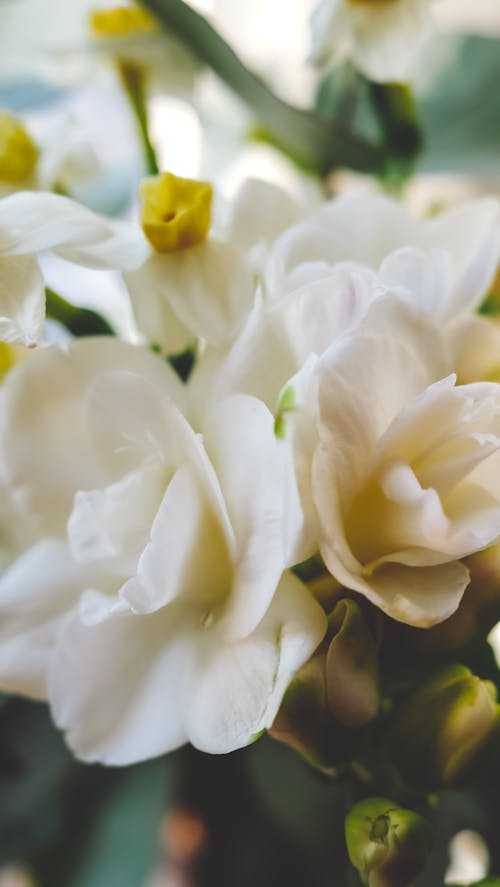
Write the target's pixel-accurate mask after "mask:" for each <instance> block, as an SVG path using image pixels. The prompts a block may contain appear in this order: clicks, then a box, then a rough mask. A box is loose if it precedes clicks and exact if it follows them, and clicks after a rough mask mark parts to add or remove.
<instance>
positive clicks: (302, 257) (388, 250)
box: [265, 194, 500, 323]
mask: <svg viewBox="0 0 500 887" xmlns="http://www.w3.org/2000/svg"><path fill="white" fill-rule="evenodd" d="M499 258H500V208H499V203H498V200H496V199H494V198H482V199H478V200H473V201H469V202H466V203H463V204H461V205H459V206H457V207H454V208H453V209H451V210H448V211H446V212H443V213H440V214H438V215H436V216H434V217H432V218H430V219H418V218H414V217H413V216H412V215H410V213H409V212H408V211H407V209H406V208H405V206H404V204H402V203H400V202H398V201H396V200H390V199H389V198H387V197H382V196H379V195H372V194H359V195H349V196H346V197H340V198H338V199H336V200H331V201H329V202H328V203H325V204H324V205H323V206H322V207H320V208H319V209H318V210H316V211H315V212H313V213H311V214H310V215H309V216H308V218H306V219H304V220H303V221H301V222H299V223H298V224H296V225H294V226H292V227H291V228H289V229H288V230H287V231H285V232H284V233H283V234H282V235H281V236H280V237H279V238H278V239H277V241H276V242H275V244H274V246H273V248H272V250H271V252H270V257H269V261H268V264H267V268H266V277H265V285H266V291H267V292H268V294H269V298H271V299H277V298H279V297H280V296H282V295H285V294H286V293H290V292H291V291H293V290H294V289H296V288H297V287H299V286H302V285H304V284H306V283H311V282H313V281H315V280H317V279H324V278H326V277H327V276H328V274H329V272H330V271H331V269H333V268H334V267H335V266H336V265H337V264H338V263H339V262H350V263H356V264H358V265H362V266H364V267H366V268H369V269H371V270H372V271H374V272H376V273H377V275H378V278H379V281H380V284H381V285H382V286H383V287H387V288H390V289H394V288H397V289H398V291H399V293H400V295H402V296H403V297H405V298H406V299H408V300H409V301H411V302H412V304H413V305H415V307H417V308H418V309H419V310H422V311H424V312H426V313H428V314H430V315H431V316H433V317H434V318H436V319H437V320H439V322H440V323H443V322H445V323H447V322H449V321H452V320H454V319H456V318H457V317H458V316H459V315H460V314H465V313H471V312H473V311H475V310H476V308H477V307H478V305H479V304H480V303H481V301H482V299H483V298H484V296H485V295H486V292H487V287H488V285H489V284H490V282H491V279H492V277H493V275H494V273H495V270H496V268H497V266H498V262H499Z"/></svg>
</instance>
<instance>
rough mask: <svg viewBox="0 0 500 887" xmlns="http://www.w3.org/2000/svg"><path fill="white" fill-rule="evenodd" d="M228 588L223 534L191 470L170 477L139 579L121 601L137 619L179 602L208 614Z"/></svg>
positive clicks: (130, 584)
mask: <svg viewBox="0 0 500 887" xmlns="http://www.w3.org/2000/svg"><path fill="white" fill-rule="evenodd" d="M230 587H231V566H230V559H229V552H228V550H227V547H226V544H225V538H224V534H223V529H222V527H221V526H220V524H219V523H218V521H217V519H216V515H215V514H214V513H213V511H212V509H211V508H210V506H209V503H208V501H207V498H206V495H205V492H204V490H203V487H202V486H201V484H200V483H199V481H198V479H197V478H196V475H195V472H194V471H193V469H192V468H191V467H188V466H183V467H181V468H179V469H178V470H177V471H176V473H175V474H174V476H173V478H172V480H171V481H170V484H169V485H168V488H167V491H166V493H165V496H164V497H163V501H162V503H161V505H160V508H159V510H158V514H157V515H156V517H155V520H154V523H153V526H152V529H151V534H150V541H149V542H148V545H147V546H146V548H145V549H144V552H143V553H142V555H141V557H140V560H139V564H138V567H137V576H134V577H133V578H132V579H130V580H129V581H128V582H127V583H126V584H125V585H124V586H123V588H122V589H121V592H120V596H121V598H122V599H123V600H125V601H127V602H128V603H129V605H130V607H131V608H132V609H133V610H134V611H135V612H137V613H151V612H153V611H154V610H157V609H159V608H160V607H163V606H164V605H165V604H166V603H169V602H170V601H172V600H174V598H176V597H179V598H182V599H183V600H186V599H188V598H190V599H191V600H192V601H194V602H196V604H197V605H198V604H199V605H200V606H201V607H202V608H203V607H205V609H206V610H207V611H208V612H210V611H211V610H212V609H214V608H215V607H217V606H218V604H219V601H220V599H221V598H224V595H227V594H228V592H229V590H230Z"/></svg>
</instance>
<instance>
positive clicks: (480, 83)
mask: <svg viewBox="0 0 500 887" xmlns="http://www.w3.org/2000/svg"><path fill="white" fill-rule="evenodd" d="M438 55H440V56H441V57H443V58H446V57H448V58H449V61H448V63H447V64H443V65H442V67H441V71H440V73H439V75H438V76H437V77H436V78H435V79H434V81H433V83H432V90H431V91H430V92H429V93H428V94H427V95H422V96H421V99H420V101H419V113H420V117H421V122H422V126H423V129H424V132H425V147H424V151H423V153H422V156H421V161H420V168H421V169H425V170H432V171H436V170H444V171H446V172H450V171H451V172H460V173H469V174H473V175H476V176H481V177H483V178H493V179H496V180H498V179H499V178H500V114H499V110H498V83H499V79H500V41H499V40H498V39H493V38H487V37H478V36H471V37H467V38H457V37H451V36H447V37H442V38H441V40H440V42H439V43H436V44H435V45H434V56H438ZM431 61H432V58H431ZM417 100H418V96H417Z"/></svg>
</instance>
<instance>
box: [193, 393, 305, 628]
mask: <svg viewBox="0 0 500 887" xmlns="http://www.w3.org/2000/svg"><path fill="white" fill-rule="evenodd" d="M204 440H205V445H206V448H207V451H208V453H209V455H210V458H211V460H212V462H213V464H214V467H215V470H216V473H217V476H218V478H219V481H220V485H221V489H222V493H223V496H224V500H225V502H226V505H227V508H228V512H229V515H230V518H231V522H232V525H233V527H234V531H235V536H236V545H237V550H236V557H235V564H234V569H235V576H234V580H233V590H232V595H231V601H230V604H229V606H228V609H227V612H226V614H225V616H224V618H223V625H224V628H225V630H226V631H227V633H228V636H231V637H245V636H246V635H248V634H250V632H252V631H253V629H254V628H255V626H256V625H257V624H258V623H259V622H260V620H261V619H262V616H263V615H264V613H265V611H266V610H267V608H268V606H269V603H270V601H271V598H272V596H273V594H274V592H275V589H276V586H277V583H278V580H279V577H280V576H281V574H282V572H283V569H284V566H285V560H286V553H287V550H288V549H289V545H288V543H287V540H285V538H284V529H285V524H284V520H283V515H284V513H285V511H286V509H287V508H291V507H293V506H294V505H295V507H297V505H298V503H297V502H296V501H295V502H293V500H292V497H291V496H289V497H287V495H286V494H287V476H286V473H285V472H286V471H287V470H288V471H289V465H288V464H287V463H286V462H285V460H284V458H283V456H282V452H281V450H280V447H279V444H278V441H277V440H276V437H275V435H274V419H273V417H272V415H271V413H270V412H269V410H268V409H267V408H266V407H265V405H264V404H263V403H262V402H261V401H258V400H256V399H255V398H251V397H248V396H246V395H235V396H234V397H231V398H227V399H225V400H223V401H221V403H219V404H217V405H216V406H215V407H214V409H213V410H212V412H211V414H210V415H209V416H208V419H207V423H206V425H205V428H204ZM290 481H291V482H293V478H290Z"/></svg>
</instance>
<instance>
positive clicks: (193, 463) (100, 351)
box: [0, 339, 325, 764]
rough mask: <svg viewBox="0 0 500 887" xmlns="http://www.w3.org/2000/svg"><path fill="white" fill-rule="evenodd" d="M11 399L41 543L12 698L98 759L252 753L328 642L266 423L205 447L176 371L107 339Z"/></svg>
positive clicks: (71, 353) (3, 680) (236, 411)
mask: <svg viewBox="0 0 500 887" xmlns="http://www.w3.org/2000/svg"><path fill="white" fill-rule="evenodd" d="M3 394H4V400H3V410H4V419H5V422H4V430H3V438H2V441H1V448H0V449H1V464H2V468H3V471H2V474H3V483H4V486H5V487H6V489H7V490H8V491H9V495H10V497H11V499H12V502H13V503H14V505H15V508H16V510H17V511H18V512H19V513H20V514H22V515H23V518H24V521H25V524H26V530H25V532H26V534H27V535H28V534H29V535H30V538H31V540H32V543H33V544H32V546H31V547H30V548H28V550H27V551H25V552H24V553H21V555H20V556H19V557H18V558H17V559H16V560H15V561H14V562H13V564H12V566H11V567H10V569H9V570H7V572H6V573H5V574H4V576H3V579H2V580H1V582H0V611H1V614H2V644H1V645H0V685H1V686H3V687H4V688H6V689H8V690H12V691H15V692H21V693H27V694H29V695H32V696H35V697H38V698H40V697H41V698H48V700H49V703H50V705H51V707H52V711H53V715H54V718H55V720H56V723H57V724H58V725H59V726H60V727H61V728H63V729H64V730H65V731H66V733H67V738H68V741H69V743H70V745H71V746H72V748H73V749H74V750H75V752H76V753H77V754H78V755H79V756H80V757H82V758H84V759H86V760H99V761H102V762H106V763H113V764H126V763H130V762H132V761H137V760H141V759H145V758H148V757H152V756H154V755H157V754H161V753H163V752H165V751H167V750H169V749H173V748H175V747H177V746H179V745H181V744H182V743H184V742H186V741H188V740H189V741H191V742H192V743H193V744H195V745H196V746H197V747H199V748H201V749H203V750H206V751H210V752H227V751H230V750H232V749H235V748H238V747H240V746H243V745H246V744H247V743H248V742H250V741H251V740H252V738H253V737H255V735H256V734H258V733H259V732H260V731H262V730H263V729H264V728H266V727H268V726H269V725H270V724H271V723H272V721H273V719H274V717H275V714H276V711H277V709H278V707H279V704H280V702H281V699H282V696H283V693H284V691H285V689H286V687H287V685H288V682H289V680H290V678H291V676H292V674H293V673H294V671H295V670H296V669H297V668H298V667H300V666H301V665H302V664H303V662H304V661H305V660H306V659H307V658H308V657H309V656H310V655H311V653H312V652H313V651H314V649H315V648H316V646H317V645H318V643H319V642H320V640H321V638H322V636H323V633H324V630H325V617H324V614H323V611H322V610H321V608H320V607H319V606H318V604H317V603H316V602H315V601H314V600H313V598H312V597H311V595H310V594H309V592H308V591H307V589H306V588H305V587H304V586H303V585H302V583H301V582H300V581H299V580H298V579H296V578H295V577H294V576H293V575H292V574H291V573H289V572H288V571H286V569H285V568H286V567H287V565H290V564H292V563H294V562H296V560H297V558H298V557H300V553H299V549H298V547H297V546H298V545H299V543H300V537H301V529H302V527H301V523H302V512H301V510H300V507H299V501H298V497H297V491H296V488H295V484H294V480H293V472H291V471H290V463H289V454H288V448H287V446H286V445H285V444H283V443H282V442H279V441H277V440H276V438H275V436H274V432H273V417H272V416H271V414H270V413H269V411H268V410H267V409H266V407H265V406H264V405H263V404H262V403H261V402H259V401H257V400H256V399H254V398H249V397H245V396H242V395H240V396H235V397H233V398H229V399H227V400H225V401H222V402H221V403H220V404H219V405H218V407H217V409H216V410H214V411H213V412H212V413H211V414H210V415H209V416H208V417H207V419H206V421H205V423H204V427H203V438H201V437H200V436H199V435H197V434H196V433H195V432H194V431H193V429H192V428H191V426H190V425H189V424H188V422H187V421H186V419H185V418H184V416H183V413H182V411H181V409H180V408H182V407H183V406H184V405H185V404H184V402H185V397H186V395H185V389H184V388H183V386H182V385H181V383H180V382H179V381H178V380H177V378H176V377H175V375H174V374H173V372H172V371H171V370H170V369H169V367H168V365H166V364H165V362H164V361H163V360H161V359H160V358H159V357H156V356H155V355H153V354H150V353H149V352H147V351H146V350H143V349H141V348H135V347H133V346H128V345H125V344H123V343H120V342H117V341H115V340H106V339H101V340H80V341H79V342H78V343H73V344H70V345H69V346H68V347H67V348H66V349H58V348H48V349H43V350H40V351H37V352H36V353H35V354H34V355H33V356H32V358H31V359H30V361H28V362H27V363H26V364H24V365H23V366H20V367H18V368H16V369H14V370H13V371H12V372H11V373H10V374H9V376H8V377H7V379H6V382H5V385H4V390H3ZM35 441H36V446H34V442H35Z"/></svg>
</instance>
